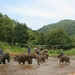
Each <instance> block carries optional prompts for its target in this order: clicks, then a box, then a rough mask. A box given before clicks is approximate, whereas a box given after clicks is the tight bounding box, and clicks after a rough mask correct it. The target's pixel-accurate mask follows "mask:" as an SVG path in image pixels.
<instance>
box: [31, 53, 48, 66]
mask: <svg viewBox="0 0 75 75" xmlns="http://www.w3.org/2000/svg"><path fill="white" fill-rule="evenodd" d="M30 56H31V57H32V58H34V59H36V60H37V63H38V65H40V62H41V61H44V62H45V59H46V58H47V56H46V55H45V54H44V55H38V54H37V53H31V54H30Z"/></svg>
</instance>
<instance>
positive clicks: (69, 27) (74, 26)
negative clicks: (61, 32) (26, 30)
mask: <svg viewBox="0 0 75 75" xmlns="http://www.w3.org/2000/svg"><path fill="white" fill-rule="evenodd" d="M59 28H62V29H65V30H66V32H67V33H68V34H69V35H71V36H75V20H61V21H60V22H58V23H54V24H48V25H45V26H43V27H42V28H40V29H39V30H38V32H43V33H49V32H50V31H52V30H54V29H59Z"/></svg>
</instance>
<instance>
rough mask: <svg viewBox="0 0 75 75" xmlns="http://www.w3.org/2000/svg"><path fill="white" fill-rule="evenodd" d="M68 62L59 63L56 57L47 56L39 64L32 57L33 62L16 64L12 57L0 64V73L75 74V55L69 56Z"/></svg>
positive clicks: (35, 74) (0, 74) (12, 74)
mask: <svg viewBox="0 0 75 75" xmlns="http://www.w3.org/2000/svg"><path fill="white" fill-rule="evenodd" d="M70 58H71V60H70V64H68V63H67V64H66V63H63V64H62V63H59V59H58V58H53V57H49V59H48V60H46V61H45V62H42V63H41V64H40V65H39V66H38V64H37V61H36V60H35V59H33V64H31V65H28V64H27V62H26V63H25V64H20V65H19V64H18V62H17V61H14V60H13V59H12V60H11V61H10V63H8V62H7V63H6V65H3V64H0V75H75V74H74V73H75V57H70Z"/></svg>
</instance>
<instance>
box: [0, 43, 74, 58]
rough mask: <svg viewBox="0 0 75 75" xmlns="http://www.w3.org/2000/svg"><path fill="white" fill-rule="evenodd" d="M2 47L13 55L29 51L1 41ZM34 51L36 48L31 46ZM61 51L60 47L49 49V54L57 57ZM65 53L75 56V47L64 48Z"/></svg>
mask: <svg viewBox="0 0 75 75" xmlns="http://www.w3.org/2000/svg"><path fill="white" fill-rule="evenodd" d="M0 47H2V48H3V50H4V52H9V53H10V54H11V55H14V54H20V53H23V52H27V48H21V47H19V46H10V45H8V44H7V43H1V42H0ZM33 51H34V49H33V48H31V52H33ZM60 52H61V50H58V49H56V50H48V54H49V55H50V56H53V57H56V56H57V55H59V54H60ZM64 53H65V55H68V56H73V55H75V48H73V49H70V50H64Z"/></svg>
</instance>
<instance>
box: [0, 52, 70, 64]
mask: <svg viewBox="0 0 75 75" xmlns="http://www.w3.org/2000/svg"><path fill="white" fill-rule="evenodd" d="M48 57H49V55H48V53H47V52H44V54H37V53H35V52H33V53H21V54H19V55H17V56H14V60H15V61H18V63H19V64H21V63H23V64H25V62H26V61H27V62H28V64H32V60H33V59H36V60H37V63H38V65H40V62H41V61H43V62H45V60H46V59H48ZM58 57H59V58H60V60H59V62H62V63H63V62H64V61H65V63H67V62H68V63H70V58H69V57H68V56H65V55H63V56H61V57H60V56H58ZM10 59H11V58H10V54H9V53H8V52H7V53H5V55H4V56H2V55H0V64H6V60H7V62H10Z"/></svg>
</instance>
